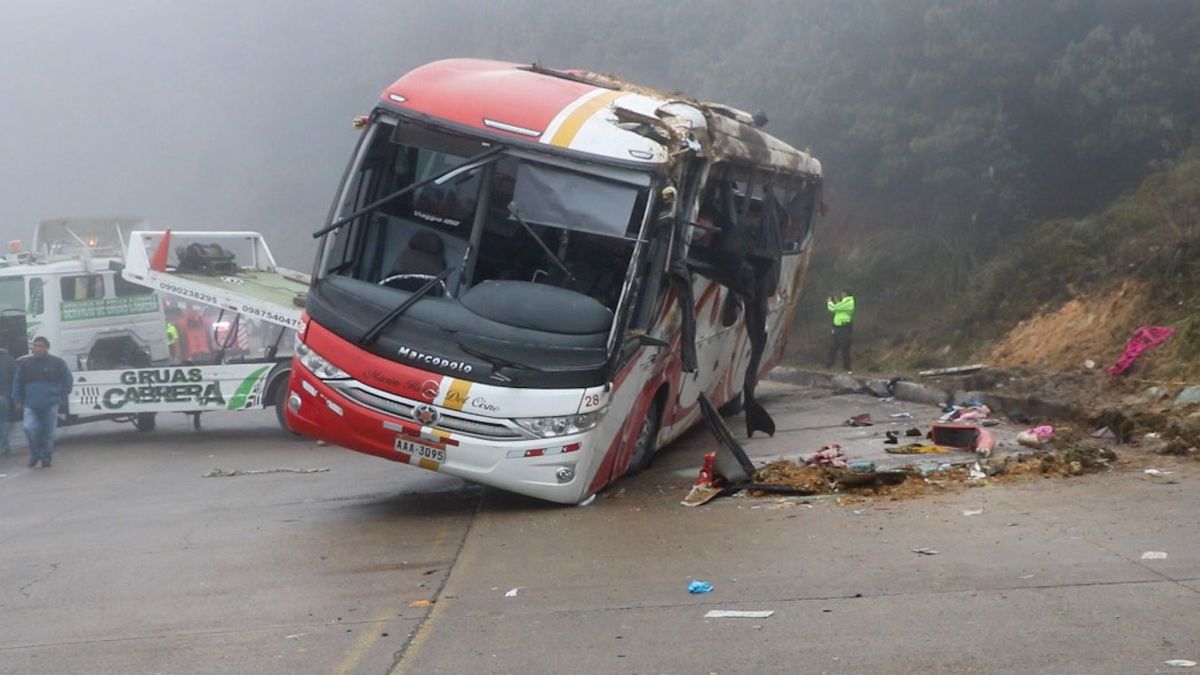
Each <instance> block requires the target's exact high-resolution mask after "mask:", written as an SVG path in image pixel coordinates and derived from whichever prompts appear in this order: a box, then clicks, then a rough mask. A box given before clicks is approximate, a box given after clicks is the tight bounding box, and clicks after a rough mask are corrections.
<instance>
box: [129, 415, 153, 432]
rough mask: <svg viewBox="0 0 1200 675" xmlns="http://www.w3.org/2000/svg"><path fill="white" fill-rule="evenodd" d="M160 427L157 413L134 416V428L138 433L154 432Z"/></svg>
mask: <svg viewBox="0 0 1200 675" xmlns="http://www.w3.org/2000/svg"><path fill="white" fill-rule="evenodd" d="M157 426H158V417H157V414H156V413H138V414H136V415H134V416H133V428H134V429H137V430H138V431H142V432H146V431H154V428H155V427H157Z"/></svg>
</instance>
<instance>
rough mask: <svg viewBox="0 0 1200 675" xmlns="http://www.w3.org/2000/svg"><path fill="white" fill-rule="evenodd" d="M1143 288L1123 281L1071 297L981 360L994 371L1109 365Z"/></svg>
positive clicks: (1141, 301)
mask: <svg viewBox="0 0 1200 675" xmlns="http://www.w3.org/2000/svg"><path fill="white" fill-rule="evenodd" d="M1149 295H1150V294H1149V291H1148V289H1147V288H1146V286H1145V285H1144V284H1141V283H1138V282H1135V281H1127V282H1125V283H1123V284H1121V286H1120V287H1119V288H1117V289H1114V290H1111V291H1109V292H1107V293H1102V294H1098V295H1093V296H1088V297H1076V298H1072V299H1071V300H1069V301H1067V302H1066V303H1065V304H1063V305H1062V306H1060V307H1058V308H1057V309H1047V310H1046V311H1044V312H1043V313H1041V314H1038V315H1037V316H1035V317H1033V318H1030V319H1026V320H1025V321H1021V322H1020V323H1018V324H1017V325H1016V326H1013V328H1012V329H1011V330H1009V331H1008V333H1006V334H1005V335H1004V336H1003V337H1002V338H1001V339H1000V340H999V341H998V342H996V344H994V345H993V346H992V347H991V349H990V350H989V351H988V352H987V353H986V355H985V356H984V361H985V362H986V363H988V364H991V365H994V366H996V367H999V368H1034V369H1038V370H1043V371H1047V370H1048V371H1052V372H1067V371H1080V370H1084V369H1086V368H1087V366H1086V365H1085V364H1086V363H1087V362H1089V361H1090V362H1092V367H1093V368H1104V367H1107V366H1108V365H1110V364H1111V363H1112V362H1113V361H1115V360H1116V358H1117V357H1118V356H1120V354H1121V350H1122V348H1123V346H1124V344H1125V341H1126V340H1127V339H1128V338H1129V335H1130V333H1131V332H1132V331H1133V329H1134V328H1136V327H1137V326H1138V324H1139V319H1140V317H1141V314H1142V308H1143V307H1144V306H1145V305H1146V304H1147V303H1148V302H1149Z"/></svg>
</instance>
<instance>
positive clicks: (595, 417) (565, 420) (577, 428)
mask: <svg viewBox="0 0 1200 675" xmlns="http://www.w3.org/2000/svg"><path fill="white" fill-rule="evenodd" d="M605 412H607V409H604V410H596V411H593V412H590V413H583V414H582V415H559V416H556V417H518V418H515V419H513V421H514V422H516V423H517V425H519V426H520V427H521V428H522V429H524V430H525V431H528V432H529V433H531V434H533V435H534V436H538V437H540V438H553V437H555V436H570V435H571V434H577V433H580V432H583V431H587V430H588V429H591V428H592V427H594V426H596V425H597V424H599V423H600V420H602V419H604V413H605Z"/></svg>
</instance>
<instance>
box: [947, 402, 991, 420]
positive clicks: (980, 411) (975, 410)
mask: <svg viewBox="0 0 1200 675" xmlns="http://www.w3.org/2000/svg"><path fill="white" fill-rule="evenodd" d="M991 415H992V409H991V408H989V407H987V406H986V405H976V406H970V407H968V408H960V409H959V410H958V415H957V416H955V417H954V418H952V419H955V420H957V421H959V422H982V421H983V420H985V419H987V418H989V417H991Z"/></svg>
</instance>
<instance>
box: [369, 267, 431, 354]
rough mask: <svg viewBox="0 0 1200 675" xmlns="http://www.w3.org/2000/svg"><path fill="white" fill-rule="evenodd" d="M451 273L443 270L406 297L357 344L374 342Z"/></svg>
mask: <svg viewBox="0 0 1200 675" xmlns="http://www.w3.org/2000/svg"><path fill="white" fill-rule="evenodd" d="M453 271H454V269H453V268H448V269H444V270H442V271H441V273H440V274H438V275H437V276H436V277H433V278H431V279H430V280H429V281H426V282H425V284H424V285H422V286H421V287H420V288H418V289H417V290H415V291H413V294H412V295H410V296H408V299H407V300H405V301H404V302H402V303H400V306H399V307H397V308H396V309H393V310H392V311H390V312H388V313H387V315H386V316H384V317H383V318H382V319H380V320H379V321H377V322H375V325H374V326H371V327H370V328H368V329H367V332H366V333H363V336H362V339H360V340H359V344H361V345H363V346H364V347H365V346H367V345H370V344H371V343H373V342H375V340H376V338H378V337H379V334H380V333H382V332H383V329H384V328H386V327H387V325H388V324H389V323H391V322H393V321H395V320H396V319H397V318H398V317H399V316H400V315H401V314H403V313H405V312H407V311H408V308H409V307H412V306H413V305H415V304H416V303H417V301H418V300H420V299H421V298H423V297H425V294H427V293H429V291H430V290H431V289H432V288H433V287H434V286H437V285H438V284H440V283H442V281H444V280H445V279H446V277H448V276H450V273H451V272H453Z"/></svg>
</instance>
